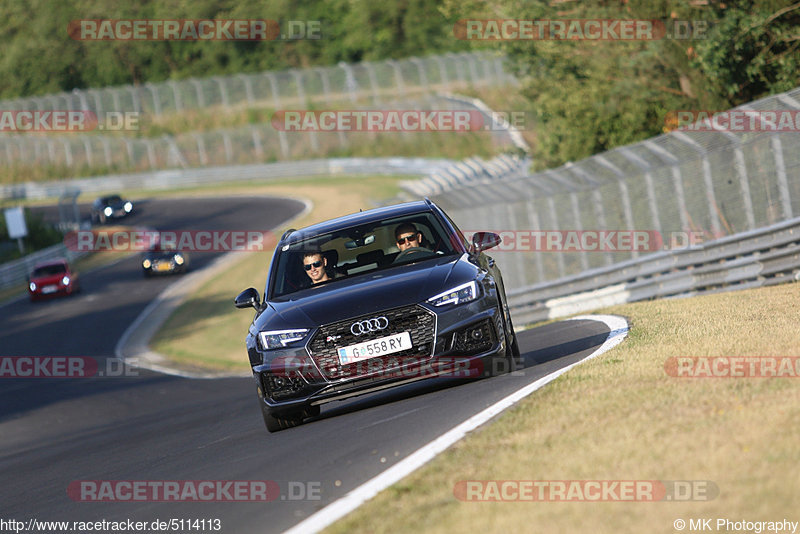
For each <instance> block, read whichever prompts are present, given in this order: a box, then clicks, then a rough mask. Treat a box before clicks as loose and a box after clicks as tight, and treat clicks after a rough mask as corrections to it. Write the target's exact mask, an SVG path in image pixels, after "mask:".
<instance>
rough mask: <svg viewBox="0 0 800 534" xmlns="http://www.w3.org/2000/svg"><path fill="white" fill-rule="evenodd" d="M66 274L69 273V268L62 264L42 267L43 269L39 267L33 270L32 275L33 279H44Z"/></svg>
mask: <svg viewBox="0 0 800 534" xmlns="http://www.w3.org/2000/svg"><path fill="white" fill-rule="evenodd" d="M65 272H67V268H66V267H65V266H64V264H62V263H57V264H54V265H42V266H41V267H37V268H36V269H34V270H33V273H31V278H42V277H44V276H53V275H56V274H61V273H65Z"/></svg>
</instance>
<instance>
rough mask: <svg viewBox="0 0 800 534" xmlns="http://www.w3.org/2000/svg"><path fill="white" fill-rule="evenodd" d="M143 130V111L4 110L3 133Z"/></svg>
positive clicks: (1, 116) (0, 129)
mask: <svg viewBox="0 0 800 534" xmlns="http://www.w3.org/2000/svg"><path fill="white" fill-rule="evenodd" d="M138 129H139V112H136V111H106V112H104V113H101V114H100V115H97V114H96V113H95V112H93V111H88V110H64V109H61V110H24V109H23V110H16V109H14V110H9V109H4V110H0V132H11V133H31V132H37V133H52V132H57V133H69V132H91V131H94V130H102V131H123V130H124V131H128V130H138Z"/></svg>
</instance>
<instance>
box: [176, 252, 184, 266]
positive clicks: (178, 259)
mask: <svg viewBox="0 0 800 534" xmlns="http://www.w3.org/2000/svg"><path fill="white" fill-rule="evenodd" d="M175 264H176V265H183V256H181V255H180V254H175Z"/></svg>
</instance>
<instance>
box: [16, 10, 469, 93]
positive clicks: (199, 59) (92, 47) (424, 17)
mask: <svg viewBox="0 0 800 534" xmlns="http://www.w3.org/2000/svg"><path fill="white" fill-rule="evenodd" d="M440 3H441V2H440V1H427V0H398V1H393V0H306V1H304V2H293V1H290V0H269V1H266V0H166V1H157V0H142V1H140V2H124V1H121V0H107V1H104V2H96V1H95V0H74V1H71V2H61V1H58V0H4V2H3V3H2V5H0V14H2V15H3V16H2V17H1V18H0V39H2V42H3V53H2V57H0V98H14V97H18V96H32V95H41V94H47V93H53V92H59V91H71V90H73V89H76V88H88V87H104V86H109V85H121V84H139V83H144V82H158V81H163V80H169V79H183V78H188V77H192V76H195V77H201V76H209V75H226V74H237V73H242V72H261V71H265V70H276V69H285V68H290V67H307V66H313V65H331V64H336V63H338V62H340V61H347V62H353V61H361V60H381V59H387V58H401V57H408V56H413V55H423V54H428V53H441V52H447V51H456V50H464V49H466V48H467V45H466V44H465V43H463V42H461V41H458V40H455V39H453V38H452V23H451V22H449V21H447V20H446V19H445V18H444V17H443V15H442V14H441V13H440V11H439V6H440ZM82 19H218V20H221V19H268V20H274V21H278V22H279V23H280V24H281V28H282V29H285V28H286V27H287V23H288V21H319V27H320V30H321V32H320V37H321V38H319V39H296V40H275V41H263V42H255V41H122V40H120V41H80V40H75V39H72V38H70V37H69V35H68V32H67V28H68V24H69V23H70V21H78V20H82Z"/></svg>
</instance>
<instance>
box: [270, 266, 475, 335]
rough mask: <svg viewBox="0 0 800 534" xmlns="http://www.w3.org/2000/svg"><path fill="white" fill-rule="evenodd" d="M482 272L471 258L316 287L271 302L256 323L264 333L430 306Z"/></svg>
mask: <svg viewBox="0 0 800 534" xmlns="http://www.w3.org/2000/svg"><path fill="white" fill-rule="evenodd" d="M478 271H479V268H478V267H477V266H476V265H474V264H473V263H471V262H470V261H469V259H468V256H467V255H466V254H464V255H463V256H461V257H453V256H450V257H447V258H441V259H437V260H428V261H422V262H419V263H417V264H413V265H407V266H401V267H394V268H390V269H386V270H383V271H377V272H373V273H368V274H363V275H360V276H356V277H353V278H349V279H346V280H340V281H336V282H332V283H330V284H323V285H321V286H318V287H311V288H309V289H304V290H302V291H298V292H297V293H293V294H291V295H289V297H290V299H288V300H281V301H273V302H269V303H268V304H269V308H268V309H267V310H265V311H264V312H263V313H262V314H261V315H260V316H259V318H258V319H257V320H256V327H257V328H258V329H259V330H261V331H263V330H275V329H281V328H313V327H315V326H319V325H324V324H328V323H332V322H336V321H341V320H344V319H348V318H350V317H358V316H361V315H368V314H370V313H376V312H379V311H381V310H386V309H389V308H396V307H399V306H406V305H409V304H417V303H421V302H425V301H426V300H427V299H429V298H430V297H432V296H434V295H437V294H439V293H441V292H442V291H446V290H448V289H450V288H452V287H455V286H457V285H459V284H463V283H466V282H468V281H470V280H474V279H475V277H476V276H477V274H478Z"/></svg>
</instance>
